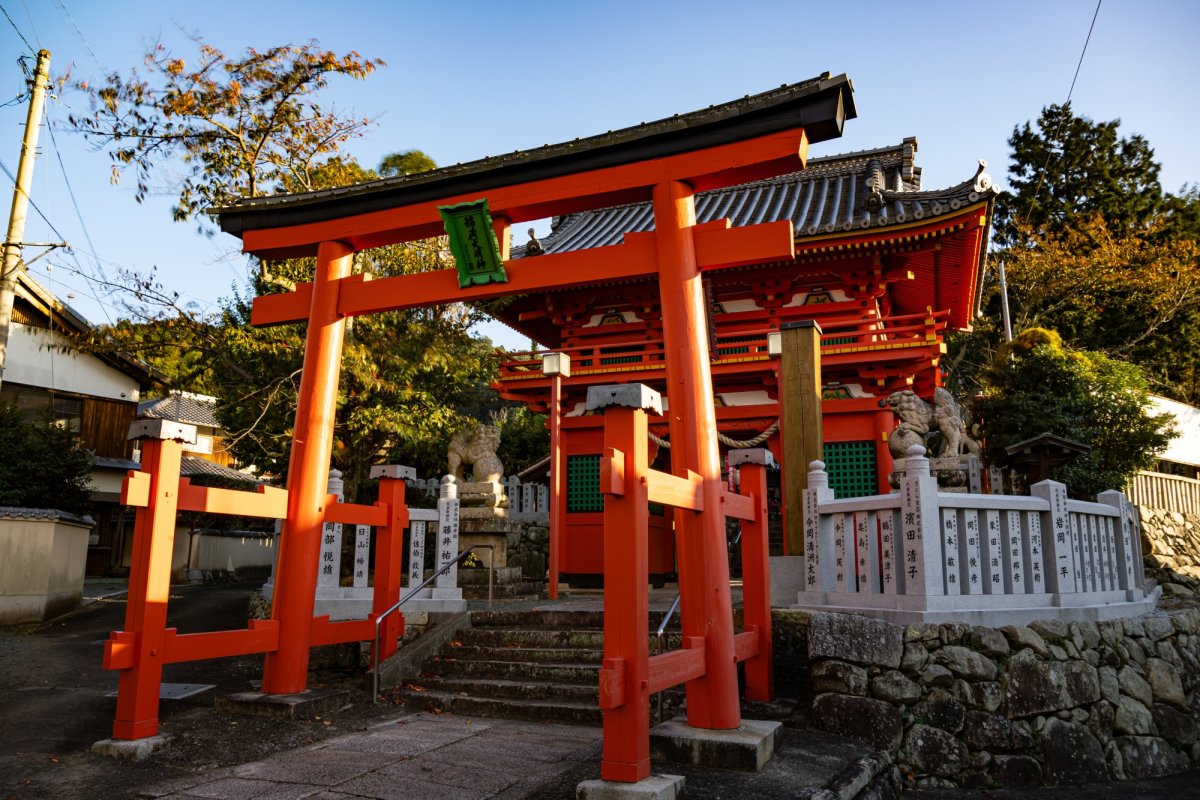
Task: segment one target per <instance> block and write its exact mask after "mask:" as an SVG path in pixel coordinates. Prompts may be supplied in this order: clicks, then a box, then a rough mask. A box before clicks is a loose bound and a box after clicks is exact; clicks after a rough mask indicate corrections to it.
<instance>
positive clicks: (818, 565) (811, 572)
mask: <svg viewBox="0 0 1200 800" xmlns="http://www.w3.org/2000/svg"><path fill="white" fill-rule="evenodd" d="M808 468H809V473H808V486H807V488H805V490H804V503H803V511H804V591H806V592H827V591H830V590H831V589H832V588H833V576H834V560H833V524H832V520H826V519H823V518H822V517H821V503H823V502H828V501H830V500H832V499H833V490H832V489H830V488H829V476H828V475H826V474H825V464H824V463H823V462H821V461H813V462H812V463H810V464H809V465H808ZM823 530H824V531H825V534H824V535H823Z"/></svg>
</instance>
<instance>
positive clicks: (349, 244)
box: [110, 74, 855, 781]
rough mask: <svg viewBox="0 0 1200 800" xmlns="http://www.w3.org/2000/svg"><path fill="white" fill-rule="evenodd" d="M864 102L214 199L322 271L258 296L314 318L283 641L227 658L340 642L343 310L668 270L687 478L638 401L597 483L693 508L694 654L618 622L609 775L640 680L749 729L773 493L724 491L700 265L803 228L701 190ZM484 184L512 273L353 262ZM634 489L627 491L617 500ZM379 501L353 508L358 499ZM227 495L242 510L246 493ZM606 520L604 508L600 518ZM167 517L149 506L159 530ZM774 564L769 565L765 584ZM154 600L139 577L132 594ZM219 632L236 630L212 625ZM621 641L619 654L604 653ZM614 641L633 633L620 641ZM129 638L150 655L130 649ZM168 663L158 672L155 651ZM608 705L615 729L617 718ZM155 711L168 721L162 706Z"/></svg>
mask: <svg viewBox="0 0 1200 800" xmlns="http://www.w3.org/2000/svg"><path fill="white" fill-rule="evenodd" d="M854 116H855V113H854V105H853V94H852V88H851V85H850V82H849V79H848V78H846V77H845V76H844V75H843V76H838V77H835V78H830V77H829V75H828V74H826V75H823V76H821V77H820V78H817V79H814V80H811V81H806V82H804V83H800V84H791V85H785V86H783V87H780V88H779V89H775V90H772V91H770V92H766V93H763V94H760V95H755V96H753V97H750V96H748V97H746V98H744V99H742V100H738V101H734V102H732V103H727V104H724V105H721V106H715V107H710V108H709V109H707V110H704V111H698V112H693V113H691V114H687V115H681V116H676V117H673V118H670V119H666V120H662V121H660V122H655V123H649V124H643V125H641V126H638V127H636V128H631V129H627V130H624V131H617V132H613V133H609V134H605V135H601V136H597V137H593V138H591V139H586V140H576V141H574V142H567V143H563V144H560V145H552V146H547V147H544V148H541V149H539V150H535V151H531V152H529V153H517V154H513V155H511V156H502V157H497V158H490V159H484V160H482V161H478V162H473V163H470V164H466V165H460V166H456V167H448V168H445V169H440V170H436V171H434V172H430V173H424V174H419V175H414V176H409V177H406V178H403V179H386V180H383V181H377V182H374V183H369V184H363V185H361V186H357V187H349V188H347V189H339V190H336V191H329V192H315V193H309V194H304V195H286V196H280V197H270V198H254V199H248V200H245V201H243V202H242V203H239V204H238V205H236V206H233V207H230V208H225V209H218V210H217V212H216V213H217V215H218V217H219V219H220V223H221V227H222V229H223V230H225V231H227V232H231V233H235V234H238V235H240V236H241V238H242V240H243V245H244V249H245V251H246V252H247V253H252V254H255V255H257V256H259V257H262V258H281V257H298V256H315V257H316V261H317V264H316V271H315V275H314V278H313V281H312V282H311V283H305V284H300V285H298V286H297V287H296V289H295V290H294V291H292V292H289V293H287V294H279V295H266V296H262V297H259V298H257V299H256V300H255V301H254V310H253V316H252V321H253V323H254V324H256V325H272V324H281V323H289V322H304V321H306V322H307V323H308V331H307V336H306V348H305V354H304V368H303V373H302V379H301V386H300V392H299V402H298V407H297V411H296V424H295V429H294V434H293V447H292V458H291V469H290V472H289V475H288V486H287V492H286V517H285V524H284V529H283V531H284V532H283V535H282V536H281V537H280V552H279V555H278V568H277V571H276V590H275V592H276V593H275V597H274V602H273V607H272V615H271V616H272V618H271V622H270V623H269V628H270V636H269V639H270V641H269V642H267V643H266V644H264V643H263V642H262V641H258V639H261V638H263V637H261V636H260V637H258V639H256V640H255V643H254V646H253V647H252V648H251V647H250V646H249V645H247V646H246V647H247V649H243V650H240V651H239V650H237V648H236V646H235V645H229V646H227V648H226V649H225V650H224V651H223V652H222V653H220V654H221V655H231V654H234V653H235V652H265V654H266V660H265V666H264V672H263V686H262V688H263V692H265V693H267V694H290V693H295V692H300V691H303V690H304V689H305V686H306V678H307V671H308V659H309V649H310V647H311V646H313V645H314V644H318V643H328V642H329V641H335V640H338V639H335V638H329V637H332V636H334V634H332V633H330V634H325V635H324V636H321V637H320V638H321V639H322V641H316V640H315V639H314V631H318V632H319V631H321V630H325V628H322V627H320V626H318V625H316V624H315V623H314V619H313V603H314V594H315V588H316V582H317V568H318V559H319V552H320V534H321V526H322V524H323V523H324V522H326V521H328V520H330V519H331V517H332V516H339V515H340V516H342V517H346V518H349V517H348V516H347V514H349V513H350V511H349V510H347V511H345V512H340V514H339V512H337V511H335V507H334V506H333V505H332V504H331V499H330V497H329V496H328V495H327V494H326V488H325V481H326V475H327V472H328V468H329V464H330V450H331V442H332V433H333V425H334V411H335V407H336V398H337V388H338V380H339V376H340V361H341V352H342V340H343V334H344V331H345V326H346V318H347V317H351V316H357V315H361V314H370V313H376V312H382V311H389V310H398V309H404V308H413V307H419V306H428V305H435V304H443V303H452V302H464V301H471V300H483V299H489V298H495V297H500V296H504V295H510V294H520V293H524V292H528V291H533V290H542V291H544V290H546V289H553V288H556V287H567V286H577V285H581V284H589V283H611V282H614V281H630V280H639V279H640V280H645V279H657V281H658V284H659V289H660V297H661V306H662V318H663V330H664V360H665V362H666V373H667V387H668V388H667V401H668V422H669V430H670V436H671V441H672V443H673V444H674V447H673V449H672V473H673V475H664V474H663V473H653V471H650V470H648V469H646V466H645V461H644V456H645V444H646V443H645V435H644V427H645V426H644V416H643V417H642V421H641V422H640V423H639V422H638V419H637V413H634V412H632V411H631V412H630V413H633V414H634V416H633V417H630V418H628V419H626V415H625V414H624V413H621V414H618V415H617V416H618V417H619V418H620V420H622V421H621V422H620V424H619V425H618V426H617V429H616V430H614V433H613V438H612V439H611V441H612V444H609V445H607V446H608V447H609V448H610V451H606V456H607V457H606V459H605V465H606V467H605V473H606V474H605V476H604V481H605V483H604V484H603V489H604V491H605V492H606V493H607V494H608V495H609V498H610V500H616V502H612V503H611V504H610V505H611V506H612V507H613V509H614V514H613V518H614V521H615V519H616V514H617V513H620V514H623V515H626V519H629V518H630V517H629V515H633V517H634V518H636V517H637V516H638V515H640V517H641V519H642V523H643V525H644V523H645V516H646V513H647V511H646V507H645V502H646V498H647V496H648V495H649V496H651V497H657V498H661V499H662V500H663V501H664V502H667V503H669V504H671V505H673V506H675V507H676V508H678V509H679V510H678V511H677V512H676V517H675V524H676V531H677V537H678V562H679V564H678V567H679V569H678V571H679V581H680V594H681V625H682V629H683V637H684V641H685V642H686V643H687V645H686V649H687V650H689V651H690V652H689V653H688V654H687V655H684V656H677V655H674V654H670V657H658V658H655V659H653V660H649V659H648V658H647V654H646V652H645V642H642V643H641V644H640V645H639V644H638V640H639V638H643V639H644V638H645V636H644V634H645V630H644V627H642V628H641V629H640V631H638V632H632V631H624V632H623V635H621V636H615V635H614V636H611V637H610V635H609V631H607V630H606V652H605V656H606V666H605V668H604V670H602V673H601V700H602V706H606V713H605V720H606V728H605V733H606V735H605V746H606V749H605V758H604V762H603V765H602V777H604V778H605V779H608V780H621V781H637V780H640V779H641V778H644V777H646V776H647V775H648V774H649V751H648V739H647V736H648V717H646V718H644V719H643V718H642V717H644V716H645V715H637V714H632V715H629V714H621V713H609V712H610V711H619V710H620V709H621V707H622V706H627V705H629V704H632V703H638V702H639V700H637V699H636V698H641V697H643V696H646V695H647V690H648V688H652V687H657V689H655V690H659V689H661V688H666V687H669V686H672V685H676V684H678V683H680V682H686V690H687V711H688V723H689V724H690V725H692V726H693V727H698V728H710V729H732V728H736V727H737V726H738V725H739V723H740V711H739V702H738V691H737V662H738V660H739V655H740V657H741V660H744V659H746V658H757V659H758V660H759V663H758V665H757V666H758V669H757V670H756V675H758V676H759V677H758V678H756V679H755V682H754V683H755V686H754V687H752V692H753V693H754V694H757V695H768V696H769V693H770V687H769V663H768V662H769V658H770V655H769V653H770V649H769V610H768V615H767V621H766V622H765V623H764V622H762V620H761V616H762V613H761V610H759V612H758V616H759V617H760V620H759V623H760V624H759V625H758V627H757V634H755V636H754V637H751V636H750V635H749V634H751V633H752V631H750V630H748V631H747V633H743V634H739V635H738V637H736V639H735V635H734V632H733V622H732V614H731V598H730V591H729V573H728V563H727V560H726V539H725V516H726V515H727V514H728V515H729V516H736V517H739V518H744V519H752V518H753V517H754V515H755V512H754V510H753V505H754V504H755V503H757V504H759V505H761V501H762V497H761V495H760V496H759V497H758V498H757V500H755V501H752V502H747V501H746V500H744V499H743V498H740V497H738V496H737V495H730V494H729V493H727V492H724V490H723V482H722V476H721V474H720V467H719V456H718V449H717V440H716V430H717V428H716V424H715V418H714V411H713V394H712V382H711V376H710V374H709V346H708V335H707V309H706V307H705V304H704V294H703V289H702V285H701V280H700V275H701V272H702V271H705V270H715V269H722V268H729V267H736V266H740V265H745V264H751V263H761V262H769V261H780V260H786V259H791V258H792V257H793V255H794V253H793V248H794V237H793V233H792V227H791V223H790V222H789V221H782V222H772V223H765V224H760V225H754V226H747V227H742V228H730V227H729V222H728V220H721V221H719V222H715V223H709V224H707V225H702V226H697V225H696V215H695V207H694V203H693V195H694V193H695V192H697V191H702V190H706V189H713V188H720V187H724V186H729V185H734V184H737V183H743V182H747V181H752V180H759V179H764V178H768V177H773V176H775V175H779V174H782V173H784V172H789V171H794V170H795V169H797V168H800V167H802V166H803V164H804V160H805V158H806V154H807V148H808V144H809V142H810V141H823V140H826V139H830V138H834V137H836V136H840V135H841V130H842V126H843V124H844V122H845V120H846V119H849V118H853V117H854ZM484 198H486V200H487V202H488V204H489V206H490V209H491V213H492V219H493V221H494V225H495V232H496V236H497V240H498V243H499V249H500V256H501V258H502V259H503V267H504V271H505V272H506V274H507V281H506V282H503V283H487V284H483V285H470V286H466V287H465V288H464V287H460V284H459V279H458V274H457V272H456V271H454V270H442V271H437V272H427V273H421V274H415V275H404V276H398V277H392V278H385V279H380V280H370V276H366V275H351V274H350V267H351V262H352V259H353V254H354V253H355V252H356V251H358V250H363V249H368V248H371V247H378V246H382V245H387V244H393V243H398V242H406V241H414V240H419V239H422V238H427V237H430V236H434V235H437V234H439V233H441V232H442V231H443V220H442V216H441V214H440V213H439V207H444V206H450V205H455V204H460V203H469V202H473V201H478V200H480V199H484ZM646 199H650V200H652V202H653V208H654V219H655V230H654V231H653V232H650V233H640V234H636V235H628V236H626V237H625V240H624V241H623V243H622V244H619V245H615V246H610V247H600V248H594V249H590V250H579V251H573V252H569V253H562V254H551V255H543V256H539V257H538V258H536V259H532V258H531V259H517V260H509V252H508V250H509V242H510V226H511V225H512V224H514V223H519V222H522V221H527V220H534V219H540V218H544V217H547V216H552V215H560V214H567V213H571V212H574V211H580V210H585V209H590V208H600V207H605V206H610V205H615V204H619V203H626V202H633V201H644V200H646ZM638 413H640V412H638ZM639 424H640V426H641V427H640V429H639ZM638 430H642V433H641V434H638V433H637V431H638ZM639 436H640V444H639V441H638V440H639ZM607 441H608V440H607V439H606V442H607ZM639 449H640V453H641V455H640V456H638V453H639ZM151 452H154V451H151ZM626 471H627V472H626ZM143 477H144V475H143ZM629 478H636V480H635V481H634V483H637V484H638V485H637V486H631V485H630V483H631V482H630V481H629V480H628V479H629ZM143 482H146V481H143ZM383 489H384V487H382V486H381V490H383ZM210 491H211V490H210ZM626 493H628V495H627V496H625V498H624V500H617V498H620V497H622V496H623V495H626ZM400 497H401V498H402V494H401V495H400ZM631 500H633V501H634V502H632V503H631V502H630V501H631ZM382 501H383V498H382V497H381V503H380V504H378V506H382V508H378V510H377V511H374V512H372V513H374V514H375V515H386V516H388V517H389V518H394V519H391V523H392V527H393V528H394V527H396V526H400V527H403V524H402V523H403V521H404V520H403V518H404V517H406V516H407V514H406V512H405V510H404V509H403V503H402V499H401V500H397V501H394V502H392V503H385V502H382ZM339 505H340V504H339ZM378 506H377V507H378ZM377 507H376V508H377ZM371 509H372V507H357V509H354V510H357V511H358V513H359V514H360V515H361V514H364V513H368V512H371ZM230 511H231V513H240V512H239V511H238V510H237V509H236V508H234V509H231V510H230ZM705 512H707V513H705ZM608 516H609V512H608V510H607V509H606V524H605V528H606V531H607V530H608V529H609V524H608ZM758 516H760V517H761V515H758ZM759 522H760V523H762V520H761V519H760V520H759ZM158 524H159V523H158V522H155V523H153V524H151V523H149V522H148V523H147V526H146V527H147V528H152V527H155V526H157V525H158ZM162 524H165V522H164V523H162ZM146 535H147V536H148V537H149V536H151V534H150V533H147V534H146ZM606 547H607V545H606ZM390 549H391V550H392V551H393V553H394V555H395V556H396V557H397V560H398V554H399V545H398V544H396V543H394V542H393V543H392V544H391V545H390ZM643 549H644V545H643ZM644 555H645V554H644V553H643V554H642V557H643V559H644ZM377 559H378V556H377ZM377 563H378V562H377ZM643 566H644V565H643ZM137 569H138V566H137V565H136V564H135V571H136V570H137ZM377 572H378V567H377ZM616 577H617V576H615V575H614V576H613V578H614V579H616ZM765 580H766V578H765V575H764V576H763V578H762V582H763V586H762V587H761V590H762V592H765ZM634 583H636V580H635V581H634ZM644 584H645V581H644V580H643V581H642V588H641V590H640V591H639V592H635V593H633V594H632V595H626V594H625V593H623V592H608V593H606V611H607V610H608V609H609V608H612V607H613V606H611V605H610V603H615V604H616V607H617V608H619V609H622V610H624V611H625V612H636V613H640V614H641V623H640V625H642V626H644V625H645V620H646V617H645V605H644V602H645V598H644V593H645V585H644ZM132 588H133V586H132V584H131V589H132ZM747 589H748V591H749V587H747ZM150 591H152V589H151V588H150V584H149V583H148V584H147V592H150ZM760 594H761V592H760ZM762 597H764V598H765V597H766V595H765V594H762ZM639 598H640V599H639ZM141 602H142V599H141V598H137V597H134V596H133V593H132V591H131V597H130V608H131V609H134V608H135V606H136V605H138V604H140V603H141ZM639 602H640V603H641V608H640V609H638V608H637V605H638V604H639ZM377 611H378V609H377ZM608 616H609V615H608V614H606V619H607V618H608ZM612 616H613V617H614V618H616V617H620V618H623V619H625V620H627V621H628V620H633V619H636V614H633V615H631V614H630V613H621V614H613V615H612ZM135 623H136V624H134V625H131V624H130V622H129V620H127V624H126V627H127V629H128V630H130V631H139V630H143V629H144V628H145V627H146V625H145V620H135ZM162 624H163V623H162V622H161V621H159V622H156V623H154V624H152V625H150V627H154V625H157V626H158V627H159V628H161V626H162ZM345 625H346V628H345V634H346V635H353V633H355V632H356V631H357V628H353V624H351V623H348V624H345ZM607 627H608V624H607V623H606V628H607ZM748 628H749V626H748ZM218 635H224V634H214V636H218ZM764 635H765V636H766V637H768V640H767V641H766V642H765V643H764V642H762V641H761V639H762V637H763V636H764ZM196 636H201V634H196ZM120 637H124V640H123V642H124V645H123V647H124V649H123V650H122V645H119V644H114V645H111V646H110V649H113V650H118V651H121V652H124V653H125V655H123V656H121V657H120V658H112V657H110V660H111V661H112V663H111V664H110V666H112V668H121V669H127V670H129V669H132V665H136V664H138V663H141V661H143V660H144V658H145V657H146V656H145V653H146V652H148V651H147V650H146V647H145V645H144V643H142V644H136V645H135V643H134V642H133V641H132V640H131V637H132V634H129V633H124V634H123V633H117V634H114V640H117V639H119V638H120ZM755 637H757V638H755ZM143 638H144V637H143ZM610 638H612V639H613V642H614V647H616V648H617V649H616V650H610V647H609V639H610ZM617 641H620V642H623V643H628V646H627V647H626V645H624V644H622V645H617V644H615V643H616V642H617ZM392 644H393V645H394V639H393V640H392ZM134 649H136V650H138V651H139V652H141V653H142V655H141V656H138V655H136V654H134V652H133V650H134ZM193 649H194V648H193ZM625 650H628V652H625ZM191 657H193V658H194V657H196V656H195V655H194V654H192V655H191ZM174 660H187V658H177V659H174ZM764 665H765V666H764ZM158 670H159V674H161V663H159V664H158ZM763 676H765V677H763ZM764 680H765V681H766V682H767V685H766V686H765V687H764V686H763V685H762V683H763V681H764ZM123 685H124V684H123ZM763 699H765V697H764V698H763ZM118 711H119V713H118V725H117V730H116V733H115V736H117V737H118V738H138V736H145V735H150V733H152V732H153V731H150V733H146V732H144V731H146V730H149V726H147V725H146V724H145V723H146V721H145V720H140V721H136V720H132V721H131V720H126V721H125V723H124V724H122V721H121V714H120V701H119V709H118ZM610 720H612V725H613V726H615V728H614V729H613V730H611V731H610ZM618 720H621V721H618ZM152 722H153V723H154V725H155V726H156V720H152ZM639 729H641V730H639ZM139 731H141V732H140V733H139ZM610 733H613V734H617V736H616V737H613V738H624V739H628V740H629V741H631V742H632V743H633V744H632V749H629V748H628V747H626V748H625V749H623V750H622V751H621V752H617V751H614V750H611V749H610V747H609V743H610Z"/></svg>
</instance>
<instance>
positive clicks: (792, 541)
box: [779, 319, 825, 556]
mask: <svg viewBox="0 0 1200 800" xmlns="http://www.w3.org/2000/svg"><path fill="white" fill-rule="evenodd" d="M780 332H781V337H780V338H781V347H782V352H781V353H780V356H779V406H780V411H781V413H780V417H781V418H782V425H783V496H784V505H785V508H786V509H787V518H786V519H785V525H784V537H783V540H784V544H785V546H786V551H785V552H787V554H788V555H793V556H796V555H801V554H802V553H803V552H804V508H803V504H802V503H801V502H800V498H801V497H803V495H804V489H805V488H806V487H807V485H808V480H807V475H808V465H809V464H811V463H812V462H814V461H824V460H825V436H824V434H823V433H822V429H821V326H820V325H818V324H817V323H816V321H815V320H810V319H806V320H800V321H798V322H787V323H784V324H783V325H782V326H780Z"/></svg>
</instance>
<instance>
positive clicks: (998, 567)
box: [983, 511, 1005, 594]
mask: <svg viewBox="0 0 1200 800" xmlns="http://www.w3.org/2000/svg"><path fill="white" fill-rule="evenodd" d="M984 518H985V521H984V531H983V547H984V556H983V566H984V572H983V577H984V580H985V581H986V582H987V589H986V591H987V593H988V594H1004V584H1005V581H1004V555H1003V550H1004V541H1003V540H1002V539H1001V538H1000V512H999V511H988V512H986V513H985V514H984Z"/></svg>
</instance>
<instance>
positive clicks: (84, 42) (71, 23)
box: [55, 0, 104, 72]
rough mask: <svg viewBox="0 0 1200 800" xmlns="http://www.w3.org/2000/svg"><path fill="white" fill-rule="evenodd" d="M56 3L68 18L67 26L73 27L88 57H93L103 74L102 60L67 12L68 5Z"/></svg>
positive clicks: (60, 0) (56, 0)
mask: <svg viewBox="0 0 1200 800" xmlns="http://www.w3.org/2000/svg"><path fill="white" fill-rule="evenodd" d="M55 3H56V5H57V6H58V7H59V9H60V10H61V11H62V12H63V16H65V17H66V18H67V24H68V25H69V26H70V27H71V30H72V31H74V32H75V36H76V37H77V38H78V39H79V42H80V43H81V44H82V45H83V49H84V50H87V52H88V55H89V56H91V57H92V61H94V62H96V66H97V67H99V68H100V71H101V72H103V71H104V65H103V64H101V63H100V59H99V58H97V57H96V51H95V50H93V49H92V46H91V45H90V44H88V40H87V39H85V38H84V36H83V31H81V30H80V29H79V26H78V25H76V24H75V18H74V17H72V16H71V12H70V11H68V10H67V6H66V4H65V3H63V0H55Z"/></svg>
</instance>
